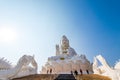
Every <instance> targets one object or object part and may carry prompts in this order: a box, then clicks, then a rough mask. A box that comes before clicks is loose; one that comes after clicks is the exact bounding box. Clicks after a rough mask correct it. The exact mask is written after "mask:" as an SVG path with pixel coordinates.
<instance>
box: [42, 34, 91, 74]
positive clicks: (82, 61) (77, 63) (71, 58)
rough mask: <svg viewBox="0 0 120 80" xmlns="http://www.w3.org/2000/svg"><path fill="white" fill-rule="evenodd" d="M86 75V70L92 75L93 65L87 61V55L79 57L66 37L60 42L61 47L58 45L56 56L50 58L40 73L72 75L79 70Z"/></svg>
mask: <svg viewBox="0 0 120 80" xmlns="http://www.w3.org/2000/svg"><path fill="white" fill-rule="evenodd" d="M80 69H82V70H83V73H85V74H86V70H88V71H89V73H92V64H91V63H90V62H89V61H88V60H87V58H86V56H85V55H78V54H77V53H76V51H75V50H74V49H73V48H72V47H71V46H70V44H69V40H68V38H67V37H66V36H65V35H64V36H62V39H61V40H60V45H58V44H57V45H56V56H52V57H49V58H48V61H47V62H46V64H45V65H44V66H43V67H42V69H41V71H40V73H41V74H46V73H50V70H52V72H51V73H53V74H63V73H65V74H70V72H71V71H75V70H77V71H78V72H80Z"/></svg>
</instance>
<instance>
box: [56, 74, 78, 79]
mask: <svg viewBox="0 0 120 80" xmlns="http://www.w3.org/2000/svg"><path fill="white" fill-rule="evenodd" d="M54 80H76V79H75V77H74V75H72V74H60V75H58V77H56V79H54Z"/></svg>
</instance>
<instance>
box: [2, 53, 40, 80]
mask: <svg viewBox="0 0 120 80" xmlns="http://www.w3.org/2000/svg"><path fill="white" fill-rule="evenodd" d="M30 64H31V65H32V66H30ZM37 68H38V67H37V63H36V61H35V59H34V56H29V55H23V56H22V57H21V58H20V59H19V61H18V63H17V65H16V66H14V67H13V66H12V65H11V64H10V63H9V62H8V61H7V60H6V59H4V58H1V59H0V80H9V79H13V78H17V77H22V76H26V75H30V74H37Z"/></svg>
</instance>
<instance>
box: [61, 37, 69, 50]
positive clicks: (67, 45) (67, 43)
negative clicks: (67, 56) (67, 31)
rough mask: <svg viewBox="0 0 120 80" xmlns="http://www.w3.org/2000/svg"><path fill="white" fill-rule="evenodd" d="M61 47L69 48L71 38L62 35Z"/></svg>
mask: <svg viewBox="0 0 120 80" xmlns="http://www.w3.org/2000/svg"><path fill="white" fill-rule="evenodd" d="M61 48H62V50H66V49H68V48H69V40H68V39H67V37H66V36H65V35H63V36H62V40H61Z"/></svg>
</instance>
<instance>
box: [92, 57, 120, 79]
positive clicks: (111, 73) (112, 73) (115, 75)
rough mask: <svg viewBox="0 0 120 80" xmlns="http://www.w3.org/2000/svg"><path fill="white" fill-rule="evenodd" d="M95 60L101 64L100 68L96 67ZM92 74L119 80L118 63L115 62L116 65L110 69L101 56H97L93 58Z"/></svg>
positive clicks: (119, 66) (119, 68)
mask: <svg viewBox="0 0 120 80" xmlns="http://www.w3.org/2000/svg"><path fill="white" fill-rule="evenodd" d="M97 60H98V61H99V62H100V63H101V64H102V65H101V66H98V61H97ZM93 72H94V74H99V75H103V76H108V77H109V78H111V79H112V80H120V62H117V63H116V65H115V66H114V67H113V68H111V67H110V66H109V65H108V63H107V62H106V60H105V59H104V58H103V57H102V56H101V55H98V56H96V57H94V61H93Z"/></svg>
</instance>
